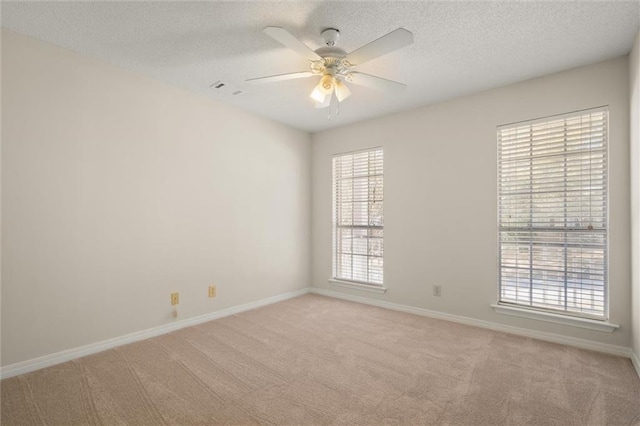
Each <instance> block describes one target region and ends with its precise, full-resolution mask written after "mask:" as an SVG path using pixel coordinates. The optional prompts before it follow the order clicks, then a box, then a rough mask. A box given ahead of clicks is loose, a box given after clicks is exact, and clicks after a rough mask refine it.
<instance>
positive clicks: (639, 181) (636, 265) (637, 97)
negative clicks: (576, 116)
mask: <svg viewBox="0 0 640 426" xmlns="http://www.w3.org/2000/svg"><path fill="white" fill-rule="evenodd" d="M629 82H630V92H631V114H630V117H631V138H630V140H631V156H630V158H631V239H632V241H631V254H632V257H631V258H632V263H631V268H632V272H631V275H632V283H631V285H632V290H631V293H632V299H631V309H632V316H631V320H632V322H633V326H632V328H633V351H634V352H635V354H636V357H638V358H637V359H638V360H640V32H638V35H637V36H636V41H635V44H634V46H633V49H631V54H630V55H629ZM638 367H640V366H638ZM638 374H640V371H638Z"/></svg>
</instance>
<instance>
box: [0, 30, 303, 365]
mask: <svg viewBox="0 0 640 426" xmlns="http://www.w3.org/2000/svg"><path fill="white" fill-rule="evenodd" d="M2 36H3V39H2V89H3V93H2V124H3V127H2V150H3V156H2V219H3V220H2V237H3V238H2V254H3V268H2V364H3V365H9V364H13V363H16V362H19V361H23V360H28V359H31V358H34V357H38V356H41V355H46V354H51V353H55V352H58V351H61V350H64V349H69V348H75V347H78V346H81V345H84V344H88V343H92V342H97V341H101V340H104V339H107V338H111V337H116V336H121V335H124V334H126V333H130V332H134V331H139V330H143V329H146V328H150V327H153V326H158V325H162V324H165V323H168V322H170V321H172V317H171V306H170V303H169V300H170V299H169V295H170V293H171V292H174V291H179V292H180V305H179V313H180V318H188V317H192V316H195V315H199V314H203V313H208V312H212V311H217V310H220V309H223V308H226V307H230V306H236V305H240V304H243V303H247V302H251V301H256V300H259V299H263V298H266V297H269V296H274V295H278V294H282V293H285V292H289V291H293V290H296V289H300V288H304V287H307V286H308V285H309V258H310V256H309V252H310V246H309V241H310V210H309V209H310V207H309V206H310V204H311V202H310V198H309V188H310V161H311V160H310V137H309V135H308V134H306V133H303V132H300V131H296V130H293V129H290V128H288V127H286V126H284V125H280V124H276V123H274V122H271V121H268V120H265V119H261V118H258V117H256V116H254V115H252V114H249V113H245V112H241V111H239V110H236V109H234V108H231V107H227V106H224V105H222V104H220V103H217V102H214V101H212V100H209V99H206V98H202V97H198V96H196V95H192V94H189V93H187V92H184V91H181V90H178V89H174V88H170V87H167V86H165V85H163V84H161V83H159V82H156V81H153V80H150V79H148V78H145V77H142V76H139V75H136V74H133V73H130V72H127V71H124V70H121V69H118V68H115V67H112V66H109V65H106V64H104V63H101V62H98V61H94V60H91V59H88V58H85V57H82V56H79V55H76V54H74V53H71V52H69V51H66V50H63V49H60V48H57V47H54V46H52V45H48V44H45V43H42V42H40V41H36V40H34V39H30V38H26V37H23V36H20V35H17V34H15V33H11V32H6V31H3V33H2ZM211 283H215V284H217V286H218V297H217V298H216V299H208V298H207V286H208V285H209V284H211Z"/></svg>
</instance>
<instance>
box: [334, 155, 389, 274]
mask: <svg viewBox="0 0 640 426" xmlns="http://www.w3.org/2000/svg"><path fill="white" fill-rule="evenodd" d="M382 163H383V155H382V148H376V149H372V150H367V151H359V152H352V153H347V154H340V155H336V156H334V157H333V278H334V279H335V280H344V281H352V282H356V283H361V284H369V285H373V286H382V283H383V281H382V280H383V233H384V219H383V217H384V216H383V210H382V204H383V170H382V166H383V164H382Z"/></svg>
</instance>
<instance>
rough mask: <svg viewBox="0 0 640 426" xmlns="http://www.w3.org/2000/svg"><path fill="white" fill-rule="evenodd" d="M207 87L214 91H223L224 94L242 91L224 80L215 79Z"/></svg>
mask: <svg viewBox="0 0 640 426" xmlns="http://www.w3.org/2000/svg"><path fill="white" fill-rule="evenodd" d="M209 87H210V88H211V89H213V91H214V92H217V93H224V94H225V95H231V96H237V95H239V94H240V93H242V90H240V89H238V88H237V87H235V86H233V85H231V84H229V83H225V82H224V81H216V82H215V83H213V84H212V85H211V86H209Z"/></svg>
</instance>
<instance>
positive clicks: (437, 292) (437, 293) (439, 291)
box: [433, 285, 442, 297]
mask: <svg viewBox="0 0 640 426" xmlns="http://www.w3.org/2000/svg"><path fill="white" fill-rule="evenodd" d="M433 295H434V296H437V297H440V296H442V286H439V285H434V286H433Z"/></svg>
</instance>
